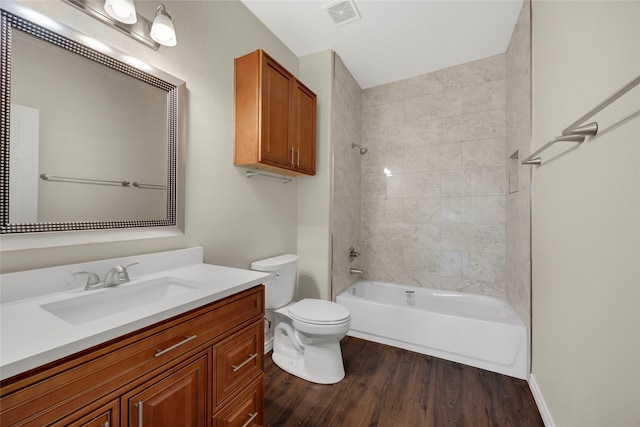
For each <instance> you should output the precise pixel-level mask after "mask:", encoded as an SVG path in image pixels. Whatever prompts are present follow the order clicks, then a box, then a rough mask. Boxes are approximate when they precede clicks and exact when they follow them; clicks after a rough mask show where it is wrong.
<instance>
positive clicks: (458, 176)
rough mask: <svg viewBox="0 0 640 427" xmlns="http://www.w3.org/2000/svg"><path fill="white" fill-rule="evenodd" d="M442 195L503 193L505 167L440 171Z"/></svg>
mask: <svg viewBox="0 0 640 427" xmlns="http://www.w3.org/2000/svg"><path fill="white" fill-rule="evenodd" d="M440 176H441V180H442V181H441V191H442V195H443V196H489V195H504V193H505V190H504V188H505V167H504V166H499V167H492V168H478V169H461V170H456V171H445V172H442V173H441V175H440Z"/></svg>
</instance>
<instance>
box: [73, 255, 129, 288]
mask: <svg viewBox="0 0 640 427" xmlns="http://www.w3.org/2000/svg"><path fill="white" fill-rule="evenodd" d="M137 264H138V263H137V262H134V263H133V264H129V265H126V266H124V267H123V266H121V265H116V266H115V267H113V268H111V269H110V270H109V271H108V272H107V275H106V276H105V277H104V280H100V277H98V275H97V274H96V273H92V272H90V271H78V272H76V273H73V275H74V276H76V275H78V274H88V275H89V278H88V279H87V284H86V285H85V287H84V290H85V291H91V290H94V289H100V288H108V287H111V286H118V285H122V284H123V283H129V282H130V281H131V279H129V273H128V272H127V268H129V267H131V266H132V265H137Z"/></svg>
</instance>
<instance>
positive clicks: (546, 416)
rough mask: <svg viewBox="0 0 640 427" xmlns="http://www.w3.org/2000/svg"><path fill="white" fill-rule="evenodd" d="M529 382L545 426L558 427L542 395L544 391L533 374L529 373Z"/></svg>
mask: <svg viewBox="0 0 640 427" xmlns="http://www.w3.org/2000/svg"><path fill="white" fill-rule="evenodd" d="M527 382H528V383H529V389H530V390H531V394H532V395H533V399H534V400H535V401H536V405H538V411H539V412H540V416H541V417H542V422H543V423H544V425H545V427H556V423H554V422H553V418H551V412H549V408H548V407H547V404H546V403H545V401H544V398H543V397H542V392H541V391H540V388H539V387H538V383H537V382H536V379H535V377H534V376H533V374H531V375H529V380H528V381H527Z"/></svg>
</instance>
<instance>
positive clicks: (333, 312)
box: [288, 298, 351, 326]
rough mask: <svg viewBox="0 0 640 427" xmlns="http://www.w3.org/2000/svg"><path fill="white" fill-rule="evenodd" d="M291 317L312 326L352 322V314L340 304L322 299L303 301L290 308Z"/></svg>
mask: <svg viewBox="0 0 640 427" xmlns="http://www.w3.org/2000/svg"><path fill="white" fill-rule="evenodd" d="M288 312H289V316H290V317H291V319H293V320H297V321H298V322H302V323H307V324H311V325H327V326H329V325H342V324H344V323H347V322H350V321H351V313H350V312H349V310H348V309H347V308H345V307H343V306H341V305H340V304H337V303H335V302H332V301H325V300H320V299H308V298H307V299H303V300H300V301H299V302H297V303H295V304H293V305H291V306H289V307H288Z"/></svg>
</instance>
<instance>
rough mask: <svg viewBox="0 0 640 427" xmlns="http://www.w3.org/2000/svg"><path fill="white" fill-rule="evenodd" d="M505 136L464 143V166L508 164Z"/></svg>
mask: <svg viewBox="0 0 640 427" xmlns="http://www.w3.org/2000/svg"><path fill="white" fill-rule="evenodd" d="M504 153H505V138H504V137H499V138H491V139H480V140H474V141H464V142H463V143H462V168H465V169H466V168H477V167H483V166H503V165H505V164H506V156H505V154H504Z"/></svg>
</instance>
